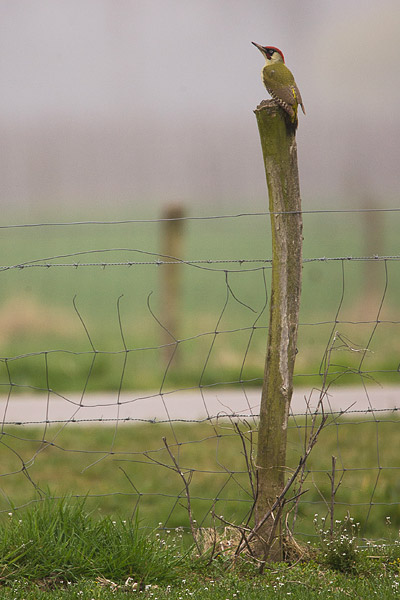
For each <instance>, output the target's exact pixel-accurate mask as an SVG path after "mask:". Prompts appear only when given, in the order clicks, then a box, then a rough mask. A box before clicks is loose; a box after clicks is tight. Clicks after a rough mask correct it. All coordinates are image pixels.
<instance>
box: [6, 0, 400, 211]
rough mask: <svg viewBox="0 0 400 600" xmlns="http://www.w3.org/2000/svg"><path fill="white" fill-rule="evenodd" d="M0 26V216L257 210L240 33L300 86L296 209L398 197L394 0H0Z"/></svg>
mask: <svg viewBox="0 0 400 600" xmlns="http://www.w3.org/2000/svg"><path fill="white" fill-rule="evenodd" d="M0 30H1V31H0V45H1V52H0V80H1V89H2V92H1V95H0V130H1V131H0V133H1V157H0V195H1V196H0V197H1V205H2V207H3V213H4V210H6V211H8V210H11V209H12V210H14V209H15V210H17V211H18V214H19V215H20V216H21V218H22V217H23V218H34V217H35V216H36V215H38V214H42V215H43V214H45V215H46V216H48V217H49V218H51V217H52V216H53V215H58V216H60V215H62V214H69V215H71V214H73V215H75V216H77V215H79V214H85V215H86V216H92V217H93V218H94V217H96V218H99V217H107V216H109V217H112V216H117V214H118V215H120V214H121V212H123V213H124V214H128V215H130V216H131V217H132V218H134V217H135V216H137V215H138V214H142V213H146V214H148V213H149V212H150V213H151V214H153V213H154V212H158V209H159V207H160V206H161V205H163V204H165V203H166V202H170V201H171V200H181V201H183V202H185V203H186V204H187V205H189V207H190V212H191V214H196V213H200V212H203V213H204V212H206V213H210V214H218V213H223V212H226V211H229V210H230V209H235V210H236V209H239V210H247V209H248V210H260V209H261V210H264V209H265V208H266V206H267V204H266V203H267V198H266V196H267V192H266V185H265V175H264V170H263V165H262V156H261V148H260V144H259V138H258V131H257V126H256V120H255V116H254V114H253V109H254V108H255V107H256V105H257V104H258V103H259V102H260V101H261V100H262V99H264V98H266V97H268V95H267V93H266V92H265V90H264V88H263V86H262V83H261V79H260V71H261V68H262V66H263V59H262V56H261V54H260V53H259V52H258V51H257V50H256V48H254V46H252V45H251V43H250V42H251V41H256V42H258V43H261V44H263V45H274V46H278V47H279V48H281V49H282V50H283V52H284V54H285V58H286V63H287V65H288V67H289V68H290V69H291V70H292V71H293V73H294V75H295V78H296V81H297V83H298V86H299V88H300V90H301V93H302V96H303V100H304V104H305V107H306V110H307V116H304V115H302V114H300V118H299V120H300V125H299V130H298V136H297V139H298V150H299V163H300V177H301V190H302V198H303V207H304V208H307V207H316V206H318V207H322V208H325V207H327V208H328V207H329V206H332V204H334V203H338V204H342V205H344V204H346V206H351V207H354V206H357V203H359V202H362V201H363V198H364V196H365V195H368V196H369V197H370V198H372V199H373V203H374V204H375V205H381V206H386V207H389V206H396V205H397V195H398V187H399V181H400V173H399V171H400V169H399V149H398V140H399V134H400V113H399V106H400V73H399V72H400V69H399V56H400V35H399V32H400V5H399V1H398V0H382V1H381V2H379V3H372V2H367V1H366V0H339V2H338V1H335V2H334V1H331V0H325V1H323V2H321V0H303V1H302V2H299V1H298V0H279V1H278V0H269V1H268V0H246V2H243V1H239V0H200V1H196V2H195V1H194V0H186V1H184V0H35V2H31V1H30V0H12V1H5V0H3V2H1V4H0Z"/></svg>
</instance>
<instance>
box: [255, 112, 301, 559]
mask: <svg viewBox="0 0 400 600" xmlns="http://www.w3.org/2000/svg"><path fill="white" fill-rule="evenodd" d="M254 112H255V115H256V118H257V124H258V129H259V133H260V139H261V146H262V152H263V157H264V165H265V173H266V177H267V184H268V193H269V210H270V213H271V214H270V218H271V229H272V285H271V294H270V316H269V331H268V342H267V352H266V360H265V371H264V381H263V386H262V397H261V407H260V422H259V430H258V448H257V474H258V487H257V499H256V506H255V530H256V532H257V539H258V542H257V543H256V552H257V554H258V556H259V557H260V558H263V559H265V560H266V559H268V560H281V559H282V535H281V511H280V509H279V506H276V507H275V508H276V510H275V511H273V512H272V514H271V516H270V517H269V518H267V519H266V518H265V517H266V515H268V513H269V511H270V510H271V508H272V507H273V505H274V503H275V504H276V501H277V498H278V497H279V496H280V494H281V493H282V490H283V488H284V485H285V465H286V442H287V423H288V417H289V409H290V401H291V398H292V392H293V370H294V362H295V355H296V352H297V350H296V344H297V330H298V319H299V308H300V293H301V269H302V240H303V238H302V230H303V221H302V214H301V200H300V186H299V175H298V167H297V146H296V137H295V132H293V131H290V130H289V129H288V128H287V126H286V123H285V118H284V115H283V113H282V111H281V109H279V108H277V107H276V106H275V104H274V103H273V102H271V101H263V102H262V103H261V104H260V105H259V106H258V107H257V108H256V110H255V111H254Z"/></svg>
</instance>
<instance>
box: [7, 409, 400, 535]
mask: <svg viewBox="0 0 400 600" xmlns="http://www.w3.org/2000/svg"><path fill="white" fill-rule="evenodd" d="M305 425H306V422H305V421H304V419H301V418H300V419H299V418H296V420H295V419H292V420H291V422H290V429H289V440H288V469H287V470H288V474H290V472H291V469H293V468H295V467H296V465H297V464H298V461H299V458H300V456H301V453H302V451H303V446H304V436H305V432H306V427H305ZM255 427H256V424H255V423H254V424H253V425H251V424H247V425H246V424H243V426H242V429H243V431H244V432H246V436H247V437H249V432H250V431H252V430H253V428H255ZM399 427H400V422H399V420H398V419H397V418H395V417H393V418H392V417H391V418H389V417H382V419H381V420H380V421H379V422H378V421H376V420H373V419H372V418H371V419H366V418H362V417H360V416H359V415H357V414H355V415H352V416H349V417H341V418H340V419H337V418H333V417H332V418H331V419H330V421H329V422H328V424H327V425H326V426H325V428H324V430H323V431H322V433H321V437H320V438H319V440H318V442H317V445H316V447H315V448H314V450H313V452H312V453H311V456H310V457H309V462H308V463H307V469H306V479H305V482H304V486H303V489H304V490H307V491H306V493H305V494H304V495H303V496H302V499H301V502H300V504H299V507H298V513H297V518H296V522H295V525H294V531H295V532H296V534H298V535H299V536H300V537H301V538H302V539H305V540H312V539H313V536H314V535H315V531H314V525H313V519H314V515H315V514H316V513H317V514H318V515H319V516H321V517H322V516H324V517H326V516H327V515H328V506H329V505H330V503H331V482H330V478H329V474H330V472H331V457H332V456H335V457H336V458H337V461H336V474H335V477H336V484H339V483H340V486H339V489H338V491H337V494H336V497H335V518H338V519H342V518H343V517H344V516H345V515H346V513H347V511H349V512H350V513H351V516H352V517H354V518H355V519H356V520H357V521H359V522H360V523H361V535H362V536H364V537H366V538H371V539H379V538H385V537H386V536H387V525H386V520H387V517H390V519H391V522H392V524H393V526H394V527H397V528H398V527H400V511H399V498H400V485H399V477H398V472H399V468H400V463H399V459H398V451H397V444H396V440H397V437H398V430H399ZM163 437H165V438H166V440H167V443H168V445H169V447H170V450H171V452H172V453H173V455H174V457H175V459H176V461H177V463H178V464H179V468H180V469H181V470H182V471H183V472H184V473H185V474H186V477H187V478H188V479H190V494H191V504H192V510H193V513H194V518H195V519H196V521H197V523H198V524H199V525H201V526H211V525H212V524H213V523H214V520H213V518H212V516H211V511H214V512H215V513H216V514H217V515H223V517H224V518H225V519H226V520H228V521H231V522H235V523H239V522H242V520H243V519H244V518H245V517H246V515H247V514H248V512H249V510H250V509H251V506H252V495H251V489H250V483H249V477H248V473H247V469H246V463H245V456H244V454H243V447H242V440H241V438H240V436H239V435H238V434H237V433H236V432H235V430H234V427H233V426H232V424H230V423H229V422H224V421H220V422H219V423H218V424H210V423H203V424H179V423H178V424H174V426H172V425H162V424H146V425H145V424H143V425H128V424H119V426H118V427H115V428H114V427H107V426H105V427H94V426H93V427H89V428H87V427H86V428H85V427H84V426H82V425H68V426H67V427H65V426H62V425H51V426H47V427H45V428H42V429H39V428H36V429H33V428H28V427H24V426H18V427H15V426H14V427H11V426H6V427H5V428H4V430H3V435H2V437H1V444H0V464H1V490H2V497H1V498H0V509H1V510H2V511H4V512H5V513H6V512H7V511H9V510H10V507H11V509H12V506H23V505H25V504H26V503H29V501H30V500H34V499H35V498H36V499H37V498H38V497H39V496H38V491H39V492H40V490H42V493H44V494H46V493H48V492H47V490H50V493H51V494H52V495H53V496H62V495H65V494H73V495H80V496H85V495H88V499H87V503H88V507H89V508H90V509H93V510H95V511H96V512H97V513H98V514H99V515H102V514H103V515H105V514H111V515H120V516H121V517H122V518H125V519H126V518H129V517H130V516H132V515H133V514H134V513H135V512H136V511H137V512H138V514H139V518H140V522H141V524H142V526H143V527H149V528H154V527H157V526H158V524H159V523H163V524H164V525H165V526H166V527H170V528H175V527H181V526H183V527H185V528H187V527H188V525H189V521H188V513H187V498H186V495H185V490H184V485H183V481H182V479H181V477H180V475H179V474H178V473H177V471H176V470H175V469H174V468H173V463H172V460H171V457H170V456H169V455H168V452H167V450H166V448H165V445H164V443H163V440H162V438H163ZM253 437H254V441H253V444H254V443H255V439H256V438H255V435H253ZM247 450H248V453H249V455H250V454H251V453H253V454H254V452H255V449H254V447H251V444H250V442H249V443H248V448H247ZM291 508H293V507H292V506H291ZM293 516H294V511H291V513H290V516H289V523H290V524H292V523H293ZM217 522H218V523H219V521H217ZM220 524H221V523H220Z"/></svg>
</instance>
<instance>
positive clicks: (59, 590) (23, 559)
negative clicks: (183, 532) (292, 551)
mask: <svg viewBox="0 0 400 600" xmlns="http://www.w3.org/2000/svg"><path fill="white" fill-rule="evenodd" d="M338 533H339V531H338ZM350 537H351V536H350ZM348 539H349V540H350V538H348ZM342 540H343V531H341V534H340V536H339V535H338V536H337V537H335V538H334V542H333V543H335V544H337V546H336V547H337V549H338V550H340V551H341V552H342V550H343V548H344V546H343V541H342ZM346 552H349V550H348V549H347V550H346ZM0 557H1V558H0V593H1V597H2V598H4V599H5V600H8V599H11V598H12V599H14V600H33V599H35V600H45V599H46V600H47V599H48V600H56V599H65V600H70V599H72V598H84V599H87V600H94V599H100V598H101V599H106V600H107V599H111V598H117V599H122V598H126V597H130V596H131V595H134V596H140V597H142V598H148V599H153V600H155V599H157V600H158V599H163V598H165V599H167V598H169V599H171V598H172V599H173V600H183V599H184V598H191V597H195V598H200V600H203V599H204V600H206V599H209V598H213V599H214V598H216V599H217V600H227V599H229V600H230V599H231V598H232V599H233V598H246V599H247V600H252V599H254V600H255V599H258V598H260V597H263V598H287V597H288V596H289V597H291V598H296V599H297V600H303V599H304V600H305V599H308V598H311V599H313V598H346V597H354V598H365V599H367V598H370V597H374V596H375V595H376V596H377V597H379V598H382V599H384V600H385V599H386V598H388V599H389V598H393V597H394V596H396V595H397V593H398V587H399V574H400V551H399V544H398V543H394V544H392V545H390V546H371V547H369V548H368V549H361V548H359V547H357V546H355V547H354V548H352V549H351V562H343V561H341V562H337V561H336V562H335V561H331V560H330V558H329V556H327V554H326V551H325V548H324V546H323V545H322V546H320V545H319V544H318V543H316V544H315V545H314V546H313V547H312V548H309V549H308V551H307V552H304V553H303V555H302V557H300V558H299V557H298V558H297V559H296V560H294V561H293V562H292V563H290V562H286V563H276V564H268V565H266V567H265V569H264V571H263V573H262V574H260V573H259V568H258V564H257V563H255V562H254V561H252V560H251V559H250V558H249V557H248V556H243V557H240V558H239V559H238V560H236V561H235V562H233V561H232V557H230V556H229V555H223V554H221V553H219V554H217V555H216V556H215V557H214V558H213V559H211V557H210V556H209V555H207V554H205V555H203V556H198V555H196V554H195V552H194V549H193V548H191V549H185V548H184V546H183V545H182V541H181V540H180V539H179V534H176V533H175V534H173V533H169V532H163V533H161V534H160V533H158V532H152V533H151V534H143V533H141V531H140V529H139V527H138V523H137V522H125V521H121V520H115V521H113V520H111V519H108V518H103V519H101V520H97V519H93V516H92V515H91V514H90V513H87V512H86V511H85V503H84V501H78V502H77V501H73V500H72V499H71V498H63V499H61V500H60V501H58V502H54V501H53V502H52V501H49V500H44V501H42V502H41V503H40V504H37V505H35V506H34V507H33V508H30V509H29V510H28V511H26V512H25V513H24V514H23V515H18V514H16V513H12V514H10V515H6V516H5V517H4V518H3V519H2V520H0Z"/></svg>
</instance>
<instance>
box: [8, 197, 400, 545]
mask: <svg viewBox="0 0 400 600" xmlns="http://www.w3.org/2000/svg"><path fill="white" fill-rule="evenodd" d="M399 211H400V209H397V208H393V209H345V210H342V209H334V210H307V211H305V212H304V215H305V216H308V218H310V215H313V214H318V215H320V217H319V218H322V219H325V218H327V217H328V216H329V215H331V214H334V213H337V214H338V215H340V214H344V215H345V216H346V215H347V214H350V213H351V214H354V215H355V216H356V217H358V216H360V215H361V213H371V214H374V213H377V214H378V213H382V214H386V213H393V215H395V214H396V213H398V212H399ZM270 214H271V213H268V212H262V213H240V214H233V215H216V216H200V217H190V216H188V217H181V218H179V219H173V220H179V221H189V222H191V221H194V222H195V221H200V222H203V221H216V223H217V224H218V223H222V222H224V221H229V220H233V221H237V220H238V219H239V218H241V217H243V218H244V217H248V218H253V219H257V218H258V217H260V216H262V217H266V216H268V215H270ZM393 218H394V217H393ZM168 221H171V219H148V220H147V219H130V220H121V221H82V222H70V223H35V224H11V225H4V226H1V228H2V229H3V230H7V229H9V230H10V233H11V232H12V230H15V229H20V230H26V231H29V230H30V229H32V228H34V229H37V228H43V231H44V233H43V240H40V242H37V243H35V253H41V248H42V245H41V244H42V242H45V241H46V233H45V232H46V231H48V228H50V227H52V226H55V227H64V226H65V227H69V228H71V229H72V230H73V231H78V230H80V229H81V226H84V225H115V226H116V229H117V232H119V231H120V227H122V226H125V225H127V226H128V225H136V226H138V227H140V228H141V227H146V228H147V227H148V226H151V224H153V225H156V226H159V225H160V226H162V225H163V223H165V222H168ZM325 227H326V228H328V224H327V222H326V223H325ZM327 230H328V229H327ZM82 231H83V230H82ZM144 235H145V237H146V234H144ZM201 235H204V232H203V233H202V234H201ZM325 235H326V234H325ZM117 236H118V233H117ZM221 236H222V233H221ZM236 237H237V239H238V238H239V237H240V236H239V234H238V236H236ZM200 238H201V236H200ZM29 239H30V238H29ZM35 239H36V238H35ZM155 239H156V240H158V237H157V236H156V237H155ZM88 241H89V238H87V237H84V238H83V240H80V241H79V248H74V247H71V248H70V249H69V250H68V251H62V252H58V251H55V252H54V253H53V254H51V253H50V252H48V254H51V255H50V256H49V255H48V256H47V257H46V258H32V257H31V258H29V259H28V260H26V259H25V260H20V259H17V260H15V261H13V259H12V257H13V255H14V254H13V252H14V250H15V247H14V246H13V247H11V246H10V248H8V249H7V252H6V253H7V256H8V257H9V259H8V260H7V261H4V260H2V262H3V266H1V267H0V272H1V273H2V276H3V278H4V279H3V286H2V290H3V292H2V296H1V303H2V305H1V309H0V329H1V330H2V332H3V333H2V334H1V335H0V410H1V435H0V464H1V471H0V490H1V492H2V494H1V497H0V512H3V513H7V512H9V511H10V508H11V507H12V510H14V509H16V510H19V509H22V508H23V507H26V506H29V505H31V503H32V502H37V501H38V500H40V499H41V498H43V497H44V496H46V495H51V497H54V498H57V497H60V495H63V494H69V495H71V497H79V498H81V497H85V498H86V501H87V502H88V503H89V505H91V506H93V507H96V508H99V509H100V510H102V511H103V512H109V513H120V514H124V515H126V514H132V515H133V514H135V513H136V511H139V515H140V518H141V519H143V522H144V523H146V524H148V525H149V526H151V527H154V526H157V525H158V523H160V522H162V523H163V525H164V526H165V527H181V526H183V527H184V528H188V527H189V515H188V496H187V488H186V487H185V486H186V484H188V486H189V488H190V501H191V510H192V511H193V514H192V517H193V515H194V516H195V517H196V519H195V522H196V523H197V524H198V526H199V527H212V526H215V525H226V524H227V523H241V522H245V521H246V519H247V518H248V517H249V515H250V514H251V512H252V509H253V508H252V507H253V506H254V477H255V471H256V465H255V463H254V460H255V459H254V457H255V453H256V447H257V422H258V417H259V403H260V398H261V386H262V380H263V369H264V359H265V347H266V339H267V334H268V311H269V302H270V298H269V285H270V283H269V277H270V269H271V259H270V258H267V257H262V256H261V254H258V256H261V257H260V258H254V257H251V256H248V255H243V258H234V257H228V258H226V257H225V258H224V257H221V256H218V255H216V254H213V255H212V256H211V257H210V258H196V259H187V258H186V257H185V258H183V257H176V256H169V255H167V254H166V253H163V252H160V251H159V249H153V250H148V249H144V248H143V247H142V248H139V247H138V248H131V247H129V246H125V247H114V246H112V247H103V248H99V247H96V248H92V249H86V250H82V249H81V248H82V244H86V243H87V242H88ZM13 243H14V240H13V238H12V236H11V237H10V245H12V244H13ZM20 243H23V242H20ZM28 243H30V244H31V242H28ZM50 243H55V242H54V240H49V241H48V243H46V249H47V251H48V249H49V247H50ZM75 243H77V242H76V240H73V239H71V244H75ZM23 250H24V252H26V247H24V248H23ZM32 250H33V248H32V247H30V248H29V250H28V252H32ZM375 250H376V253H375ZM378 250H379V249H378V248H376V249H370V251H369V253H368V254H363V253H362V252H358V253H357V252H354V253H353V254H352V255H337V256H318V255H316V256H314V257H309V258H305V259H304V261H303V271H304V279H303V288H304V289H303V299H302V312H301V318H300V325H299V342H298V354H297V367H296V372H295V393H294V397H293V400H292V409H291V414H290V419H289V424H288V447H287V465H286V466H285V469H286V471H287V475H288V477H290V474H291V473H292V472H293V471H294V469H295V468H296V466H297V464H298V463H299V459H300V458H301V456H302V455H303V454H304V451H305V448H306V447H307V443H308V439H309V436H310V433H312V432H313V431H315V428H316V427H317V426H318V423H320V422H321V419H322V418H323V417H325V416H326V417H327V419H326V422H325V424H324V427H323V428H322V430H321V433H320V434H319V439H318V441H317V443H316V446H315V448H314V449H313V450H312V452H311V454H310V456H309V458H308V459H307V461H306V464H305V467H304V469H303V470H302V471H301V473H300V474H299V476H298V478H297V479H296V482H295V483H294V487H293V490H292V491H293V495H294V492H295V490H298V491H302V492H304V493H302V495H301V496H300V497H299V500H298V501H295V502H294V503H292V504H291V505H290V509H289V513H288V521H287V522H288V526H289V527H290V528H291V529H292V531H293V532H294V533H297V534H299V535H304V536H308V537H312V536H314V535H315V530H314V526H313V522H314V520H315V513H316V512H317V513H318V514H320V515H321V516H325V515H327V514H328V513H329V511H330V510H332V507H334V510H335V516H337V518H338V519H341V518H342V517H343V516H344V515H346V512H347V511H349V512H350V513H351V515H352V516H354V517H355V519H356V520H357V521H359V522H360V523H361V527H362V534H363V535H364V536H366V537H371V538H375V539H378V538H381V537H385V535H386V533H387V527H386V522H387V517H390V519H391V522H392V524H393V526H394V527H397V528H398V527H399V526H400V513H399V511H398V505H399V501H400V488H399V486H398V470H399V469H400V460H399V458H398V453H397V452H396V447H397V445H396V436H398V432H399V426H400V419H399V418H398V411H399V408H400V386H399V388H397V386H398V385H399V373H400V357H399V350H400V347H399V345H398V339H399V337H398V329H397V327H398V325H399V324H400V315H399V312H398V300H397V298H398V291H399V286H400V272H399V267H398V260H399V259H400V255H398V254H397V253H396V252H394V253H393V252H390V249H389V252H382V251H381V250H379V251H378ZM210 252H211V251H210ZM110 253H114V254H116V255H121V254H122V255H124V254H125V253H130V254H131V255H132V254H136V256H137V257H143V260H136V259H135V260H132V259H131V258H130V259H129V260H126V258H125V257H124V256H122V257H120V256H118V259H117V260H111V261H108V260H107V261H103V260H99V261H96V262H95V261H93V262H91V261H88V260H85V261H84V262H80V260H81V259H83V258H84V257H92V256H100V255H104V256H106V255H110ZM199 254H200V253H199ZM199 254H197V256H199ZM337 254H339V253H337ZM42 255H44V253H42ZM3 256H4V254H3ZM31 256H32V255H31ZM255 256H257V254H255ZM71 259H72V260H71ZM78 259H79V262H78ZM62 261H67V262H62ZM5 262H8V263H9V264H7V265H6V264H5ZM154 266H156V267H158V268H157V269H153V268H152V267H154ZM85 267H94V268H99V267H100V268H101V271H100V272H99V271H97V270H96V269H94V270H93V271H91V270H90V269H86V270H85ZM114 267H115V268H114ZM117 267H129V268H130V269H128V270H125V269H118V268H117ZM131 267H141V269H138V270H136V269H131ZM183 267H194V268H193V269H189V270H185V269H183ZM66 268H70V269H71V270H70V271H68V270H67V271H65V269H66ZM35 269H38V271H36V270H35ZM171 269H172V270H175V271H172V270H171ZM176 269H180V271H185V272H186V271H189V272H190V274H189V275H188V279H187V280H185V279H184V278H183V279H182V280H181V281H178V284H177V288H178V289H177V296H176V297H175V298H174V303H175V304H176V305H177V307H178V309H177V312H176V314H175V316H174V317H173V318H172V317H171V315H168V313H167V312H165V306H164V305H165V302H164V301H163V298H164V294H165V293H166V292H165V289H164V287H163V286H164V285H165V281H164V279H163V278H165V277H166V276H167V278H171V277H172V278H173V277H175V276H176ZM81 271H82V272H84V273H85V275H83V276H80V275H79V273H80V272H81ZM18 272H19V273H20V274H19V275H18ZM31 272H32V275H30V273H31ZM35 273H36V275H35ZM42 273H43V275H42ZM59 273H68V275H67V276H65V275H59ZM92 273H93V274H92ZM119 273H121V275H119ZM143 273H144V274H145V275H143ZM89 274H90V275H89ZM127 274H129V276H128V275H127ZM154 274H155V275H154ZM105 277H109V279H104V278H105ZM147 277H148V279H147ZM180 277H184V276H183V275H180ZM15 278H18V279H15ZM24 278H28V279H24ZM245 278H247V279H245ZM35 286H37V287H35ZM42 289H43V290H44V291H41V290H42ZM21 290H22V291H21ZM26 290H28V291H29V293H27V292H26ZM38 299H40V300H38ZM177 315H178V317H177ZM171 318H172V321H171ZM177 318H178V320H176V319H177ZM174 319H175V320H174ZM138 390H139V391H138ZM332 456H334V457H335V460H336V468H335V471H334V473H332V470H331V460H332ZM332 478H334V479H335V487H336V492H335V494H334V497H332ZM189 484H190V485H189Z"/></svg>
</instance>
